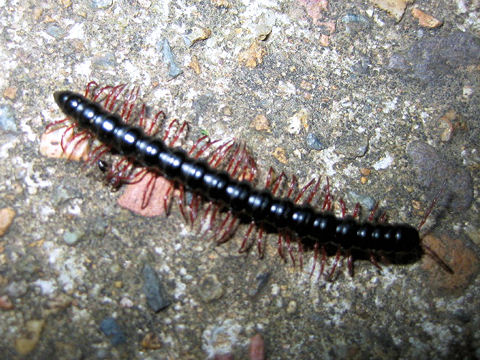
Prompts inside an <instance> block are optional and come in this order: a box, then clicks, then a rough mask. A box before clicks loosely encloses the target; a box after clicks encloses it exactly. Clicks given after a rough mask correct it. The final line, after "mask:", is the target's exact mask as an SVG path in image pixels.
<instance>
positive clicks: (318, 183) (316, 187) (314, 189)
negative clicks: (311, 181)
mask: <svg viewBox="0 0 480 360" xmlns="http://www.w3.org/2000/svg"><path fill="white" fill-rule="evenodd" d="M319 188H320V178H319V179H318V180H317V182H316V183H315V186H314V188H313V189H312V191H310V194H309V195H308V198H307V200H306V201H305V204H310V203H311V202H312V200H313V198H314V197H315V195H316V194H317V192H318V189H319Z"/></svg>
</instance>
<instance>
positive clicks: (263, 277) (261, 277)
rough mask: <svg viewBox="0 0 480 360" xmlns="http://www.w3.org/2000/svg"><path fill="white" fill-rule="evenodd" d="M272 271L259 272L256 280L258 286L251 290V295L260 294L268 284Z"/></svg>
mask: <svg viewBox="0 0 480 360" xmlns="http://www.w3.org/2000/svg"><path fill="white" fill-rule="evenodd" d="M270 275H271V274H270V273H269V272H263V273H261V274H258V275H257V276H256V277H255V280H256V286H255V287H254V288H253V289H251V290H250V291H249V295H250V296H256V295H257V294H259V293H260V292H261V291H262V290H263V289H264V288H265V286H267V284H268V281H269V280H270Z"/></svg>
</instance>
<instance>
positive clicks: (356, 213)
mask: <svg viewBox="0 0 480 360" xmlns="http://www.w3.org/2000/svg"><path fill="white" fill-rule="evenodd" d="M359 215H360V204H359V203H358V202H357V203H356V204H355V208H354V209H353V214H352V216H353V217H354V218H358V216H359Z"/></svg>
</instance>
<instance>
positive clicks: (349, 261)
mask: <svg viewBox="0 0 480 360" xmlns="http://www.w3.org/2000/svg"><path fill="white" fill-rule="evenodd" d="M353 262H354V259H353V255H352V254H351V252H350V250H348V251H347V266H348V273H349V274H350V276H352V277H353Z"/></svg>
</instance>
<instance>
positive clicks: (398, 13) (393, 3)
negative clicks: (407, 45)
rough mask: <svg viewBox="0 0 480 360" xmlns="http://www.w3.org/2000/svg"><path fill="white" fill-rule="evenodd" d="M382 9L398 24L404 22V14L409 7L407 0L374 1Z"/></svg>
mask: <svg viewBox="0 0 480 360" xmlns="http://www.w3.org/2000/svg"><path fill="white" fill-rule="evenodd" d="M372 1H373V3H374V4H375V5H376V6H378V7H379V8H380V9H382V10H385V11H386V12H388V13H389V14H390V15H392V16H393V17H394V18H395V20H396V21H397V22H399V21H400V20H402V17H403V13H404V12H405V8H406V7H407V2H408V1H407V0H372Z"/></svg>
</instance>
